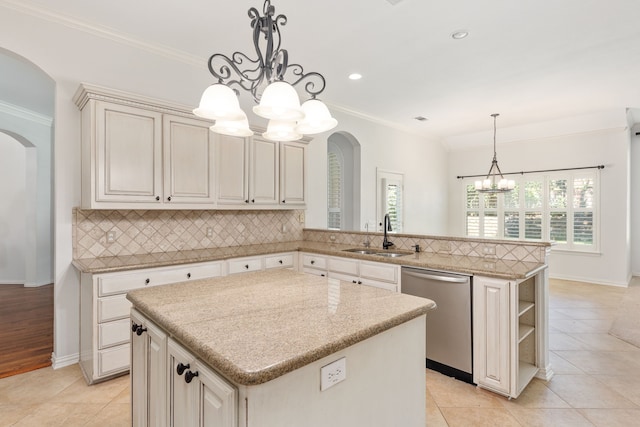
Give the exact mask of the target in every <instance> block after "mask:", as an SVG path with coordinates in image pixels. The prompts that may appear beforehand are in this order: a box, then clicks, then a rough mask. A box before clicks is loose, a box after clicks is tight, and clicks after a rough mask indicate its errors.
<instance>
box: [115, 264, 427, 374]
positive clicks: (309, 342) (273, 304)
mask: <svg viewBox="0 0 640 427" xmlns="http://www.w3.org/2000/svg"><path fill="white" fill-rule="evenodd" d="M127 298H128V299H129V300H130V301H131V302H132V303H133V305H134V307H135V308H136V309H138V310H140V311H141V312H142V313H143V314H145V315H146V316H147V317H149V319H150V320H152V321H153V322H155V323H156V324H157V325H158V326H159V327H161V328H162V329H164V330H165V331H167V332H168V333H169V334H170V335H171V336H173V337H174V338H175V339H177V340H178V341H179V342H181V343H182V344H183V345H185V346H186V347H187V348H188V349H189V350H191V351H192V352H193V353H194V354H195V355H196V356H197V357H198V358H200V359H201V360H203V361H204V362H205V363H207V364H208V365H210V366H212V367H213V368H215V369H216V370H218V372H220V373H221V374H222V375H224V376H226V377H227V378H228V379H229V380H231V381H232V382H234V383H236V384H240V385H257V384H262V383H265V382H267V381H271V380H273V379H275V378H277V377H279V376H281V375H284V374H286V373H288V372H291V371H293V370H295V369H298V368H301V367H303V366H306V365H308V364H309V363H311V362H314V361H316V360H319V359H321V358H323V357H325V356H328V355H331V354H333V353H336V352H338V351H340V350H342V349H344V348H347V347H349V346H351V345H353V344H355V343H357V342H360V341H363V340H365V339H367V338H369V337H372V336H374V335H376V334H379V333H381V332H383V331H385V330H388V329H391V328H393V327H395V326H398V325H400V324H402V323H404V322H407V321H409V320H411V319H414V318H416V317H419V316H421V315H423V314H425V313H427V312H428V311H429V310H431V309H433V308H435V307H436V305H435V303H434V302H433V301H432V300H429V299H426V298H418V297H413V296H410V295H405V294H399V293H395V292H391V291H387V290H384V289H378V288H374V287H370V286H359V285H354V284H352V283H348V282H341V281H338V280H335V279H327V278H324V277H319V276H313V275H309V274H301V273H296V272H293V271H290V270H271V271H261V272H254V273H245V274H241V275H233V276H226V277H219V278H215V279H203V280H198V281H193V282H183V283H175V284H171V285H165V286H156V287H152V288H146V289H140V290H135V291H132V292H129V293H128V294H127Z"/></svg>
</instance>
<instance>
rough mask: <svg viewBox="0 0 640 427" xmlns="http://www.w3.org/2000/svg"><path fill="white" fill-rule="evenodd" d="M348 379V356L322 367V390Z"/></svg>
mask: <svg viewBox="0 0 640 427" xmlns="http://www.w3.org/2000/svg"><path fill="white" fill-rule="evenodd" d="M346 379H347V358H346V357H343V358H341V359H338V360H336V361H335V362H331V363H329V364H328V365H324V366H323V367H322V368H320V391H325V390H326V389H328V388H329V387H333V386H334V385H336V384H338V383H339V382H341V381H344V380H346Z"/></svg>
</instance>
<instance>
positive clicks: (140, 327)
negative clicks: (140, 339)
mask: <svg viewBox="0 0 640 427" xmlns="http://www.w3.org/2000/svg"><path fill="white" fill-rule="evenodd" d="M146 331H147V328H143V327H142V325H140V326H138V329H137V330H136V335H137V336H140V335H142V333H143V332H146Z"/></svg>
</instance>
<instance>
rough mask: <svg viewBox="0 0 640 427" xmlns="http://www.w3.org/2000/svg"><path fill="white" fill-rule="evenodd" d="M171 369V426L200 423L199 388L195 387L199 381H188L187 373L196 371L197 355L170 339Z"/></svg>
mask: <svg viewBox="0 0 640 427" xmlns="http://www.w3.org/2000/svg"><path fill="white" fill-rule="evenodd" d="M167 352H168V359H169V360H168V363H169V366H168V369H169V384H168V386H169V393H168V399H169V402H168V406H169V426H170V427H183V426H184V427H188V426H195V425H197V424H198V414H197V413H195V412H194V411H195V407H194V406H195V403H194V402H196V397H197V395H196V392H195V391H197V388H196V387H193V386H194V385H195V384H194V383H197V381H193V380H192V381H191V382H190V383H187V382H186V381H185V374H186V373H187V372H195V371H196V368H195V357H194V356H193V355H192V354H191V353H189V352H188V351H187V350H185V349H184V348H183V347H182V346H181V345H179V344H178V343H176V342H175V341H173V340H172V339H169V344H168V346H167Z"/></svg>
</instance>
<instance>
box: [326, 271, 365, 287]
mask: <svg viewBox="0 0 640 427" xmlns="http://www.w3.org/2000/svg"><path fill="white" fill-rule="evenodd" d="M329 279H336V280H341V281H343V282H349V283H356V284H358V282H359V281H360V278H359V277H358V276H350V275H348V274H342V273H335V272H333V271H330V272H329Z"/></svg>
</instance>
